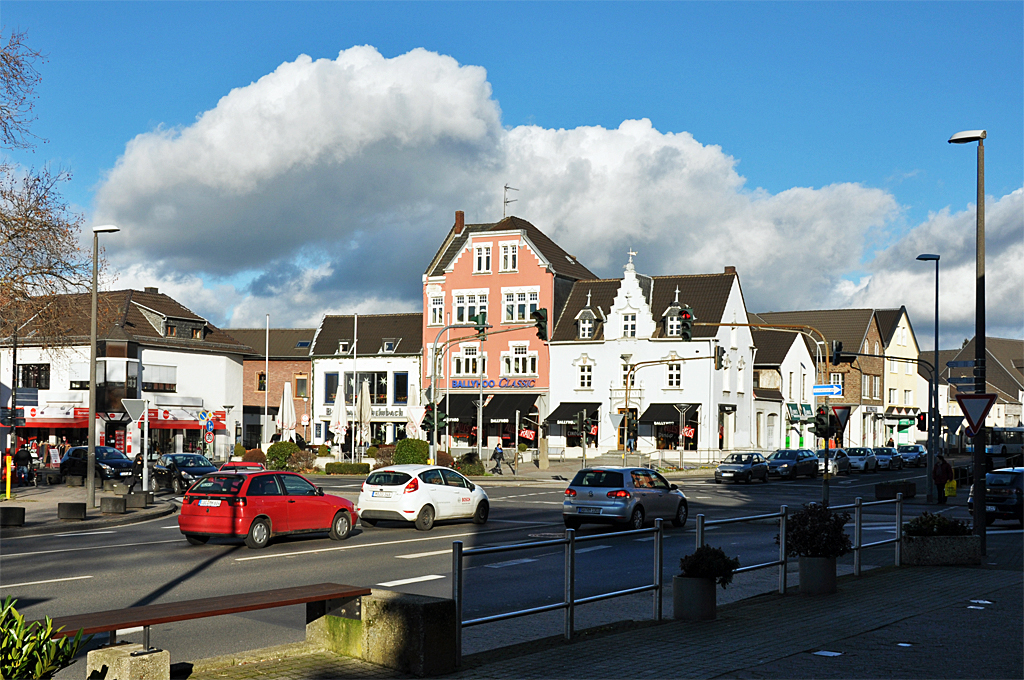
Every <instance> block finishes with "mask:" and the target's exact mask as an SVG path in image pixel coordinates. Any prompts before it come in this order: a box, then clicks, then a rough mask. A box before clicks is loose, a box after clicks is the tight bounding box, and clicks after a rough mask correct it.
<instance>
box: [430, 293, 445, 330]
mask: <svg viewBox="0 0 1024 680" xmlns="http://www.w3.org/2000/svg"><path fill="white" fill-rule="evenodd" d="M430 325H431V326H443V325H444V296H442V295H431V296H430Z"/></svg>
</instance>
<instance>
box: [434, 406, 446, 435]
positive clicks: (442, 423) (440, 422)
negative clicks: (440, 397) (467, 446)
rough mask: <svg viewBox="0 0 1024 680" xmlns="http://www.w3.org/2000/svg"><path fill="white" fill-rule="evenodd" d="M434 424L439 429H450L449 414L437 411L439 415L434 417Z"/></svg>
mask: <svg viewBox="0 0 1024 680" xmlns="http://www.w3.org/2000/svg"><path fill="white" fill-rule="evenodd" d="M434 423H435V424H436V425H437V429H439V430H443V429H444V428H446V427H448V414H447V413H445V412H444V411H442V410H441V409H438V410H437V414H436V415H435V417H434Z"/></svg>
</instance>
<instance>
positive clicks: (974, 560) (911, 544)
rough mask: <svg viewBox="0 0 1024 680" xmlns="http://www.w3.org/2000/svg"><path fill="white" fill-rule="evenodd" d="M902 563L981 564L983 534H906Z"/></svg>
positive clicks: (937, 564)
mask: <svg viewBox="0 0 1024 680" xmlns="http://www.w3.org/2000/svg"><path fill="white" fill-rule="evenodd" d="M900 564H903V565H906V566H919V567H935V566H946V565H958V564H981V536H904V537H903V539H902V541H901V545H900Z"/></svg>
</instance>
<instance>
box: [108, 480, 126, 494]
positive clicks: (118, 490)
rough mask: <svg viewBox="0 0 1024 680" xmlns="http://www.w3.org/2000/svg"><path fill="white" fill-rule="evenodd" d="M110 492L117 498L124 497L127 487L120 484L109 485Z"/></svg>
mask: <svg viewBox="0 0 1024 680" xmlns="http://www.w3.org/2000/svg"><path fill="white" fill-rule="evenodd" d="M110 491H111V492H113V493H115V494H117V495H118V496H124V495H125V494H127V493H128V485H127V484H122V483H121V482H114V483H113V484H111V485H110Z"/></svg>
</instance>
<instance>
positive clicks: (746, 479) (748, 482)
mask: <svg viewBox="0 0 1024 680" xmlns="http://www.w3.org/2000/svg"><path fill="white" fill-rule="evenodd" d="M753 478H754V473H753V472H748V473H747V476H746V477H744V478H743V483H744V484H750V480H751V479H753Z"/></svg>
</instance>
